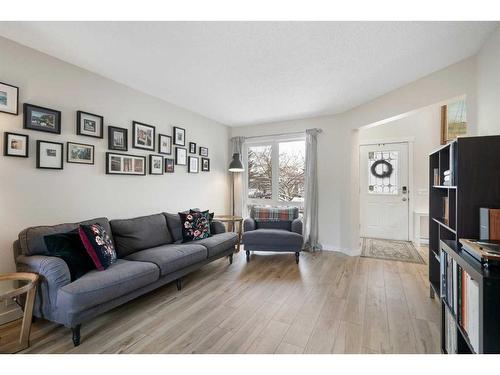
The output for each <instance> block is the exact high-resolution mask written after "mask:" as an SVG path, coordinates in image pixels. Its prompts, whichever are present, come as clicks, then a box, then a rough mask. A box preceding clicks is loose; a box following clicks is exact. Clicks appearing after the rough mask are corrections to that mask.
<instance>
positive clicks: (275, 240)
mask: <svg viewBox="0 0 500 375" xmlns="http://www.w3.org/2000/svg"><path fill="white" fill-rule="evenodd" d="M251 215H252V214H251ZM297 216H298V210H297ZM243 230H244V233H243V238H242V243H243V245H244V247H245V251H246V256H247V262H249V261H250V251H278V252H294V253H295V261H296V263H297V264H298V263H299V257H300V252H301V251H302V247H303V242H304V239H303V236H302V218H299V217H296V218H295V219H294V220H293V221H256V220H255V219H254V218H253V217H249V218H247V219H245V221H244V222H243Z"/></svg>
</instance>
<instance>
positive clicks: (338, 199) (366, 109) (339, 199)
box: [231, 58, 476, 255]
mask: <svg viewBox="0 0 500 375" xmlns="http://www.w3.org/2000/svg"><path fill="white" fill-rule="evenodd" d="M475 72H476V61H475V58H469V59H467V60H464V61H462V62H460V63H457V64H455V65H452V66H450V67H448V68H446V69H443V70H440V71H438V72H435V73H433V74H431V75H429V76H426V77H424V78H422V79H419V80H417V81H415V82H412V83H410V84H408V85H406V86H403V87H401V88H399V89H397V90H394V91H392V92H390V93H388V94H386V95H383V96H381V97H379V98H377V99H375V100H373V101H372V102H369V103H366V104H364V105H361V106H358V107H356V108H354V109H352V110H350V111H348V112H345V113H342V114H339V115H333V116H325V117H318V118H312V119H302V120H291V121H284V122H279V123H272V124H261V125H257V126H246V127H238V128H232V129H231V135H232V136H257V135H269V134H274V133H282V132H292V131H300V130H305V129H307V128H322V129H323V134H321V135H320V137H319V141H318V159H319V161H318V174H319V239H320V242H322V243H323V245H324V247H325V248H326V249H329V250H338V251H342V252H345V253H347V254H350V255H356V254H359V250H360V247H359V245H360V243H359V178H358V176H359V160H358V159H359V157H358V144H359V140H358V138H359V136H358V129H359V128H361V127H363V126H366V125H369V124H373V123H376V122H379V121H387V119H390V118H393V117H395V116H399V115H401V114H404V113H408V112H411V111H415V110H416V109H419V108H423V107H427V106H429V105H432V104H435V103H441V102H445V101H447V100H449V99H450V98H455V97H458V96H461V95H467V105H468V111H469V112H468V116H469V120H470V122H471V126H470V128H469V130H470V132H471V134H475V133H476V129H475V124H476V96H475V93H476V79H475Z"/></svg>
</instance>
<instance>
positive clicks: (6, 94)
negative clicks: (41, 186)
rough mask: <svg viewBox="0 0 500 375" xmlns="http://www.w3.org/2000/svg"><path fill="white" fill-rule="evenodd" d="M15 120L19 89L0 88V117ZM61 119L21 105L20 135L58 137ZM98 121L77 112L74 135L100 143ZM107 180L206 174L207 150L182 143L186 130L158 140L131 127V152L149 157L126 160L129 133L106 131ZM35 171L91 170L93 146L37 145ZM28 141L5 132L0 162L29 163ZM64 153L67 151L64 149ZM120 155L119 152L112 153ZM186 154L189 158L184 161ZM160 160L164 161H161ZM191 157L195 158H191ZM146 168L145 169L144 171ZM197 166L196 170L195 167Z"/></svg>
mask: <svg viewBox="0 0 500 375" xmlns="http://www.w3.org/2000/svg"><path fill="white" fill-rule="evenodd" d="M1 113H5V114H8V115H12V116H18V115H19V87H17V86H13V85H10V84H7V83H3V82H0V114H1ZM61 124H62V113H61V111H59V110H57V109H52V108H47V107H44V106H41V105H38V104H31V103H24V104H23V129H25V130H28V131H37V132H45V133H51V134H56V135H61V133H62V126H61ZM104 126H105V125H104V117H103V116H102V115H98V114H94V113H91V112H86V111H82V110H77V111H76V132H75V133H76V135H78V136H85V137H92V138H97V139H103V138H105V131H104ZM107 128H108V129H107V137H108V139H107V143H108V150H110V151H109V152H106V160H105V162H106V174H108V175H133V176H145V175H146V174H147V173H146V172H149V174H150V175H164V174H171V173H175V171H176V166H183V167H186V170H187V172H188V173H199V172H200V171H201V172H210V159H209V158H208V156H209V154H208V148H207V147H204V146H198V145H197V143H196V142H187V138H186V129H185V128H182V127H179V126H173V127H172V135H167V134H158V136H156V134H157V133H156V127H155V126H154V125H150V124H146V123H143V122H139V121H132V132H131V134H132V142H131V143H132V148H135V149H140V150H145V151H150V152H152V154H149V155H147V156H144V155H131V154H126V153H124V152H128V142H129V137H128V134H129V129H127V128H122V127H117V126H111V125H108V126H107ZM35 141H36V168H38V169H51V170H62V169H64V152H65V151H66V163H70V164H81V165H95V145H93V144H87V143H79V142H73V141H72V142H69V141H68V142H66V144H64V142H53V141H48V140H43V139H36V140H35ZM29 145H30V136H29V135H28V134H20V133H15V132H4V156H9V157H19V158H29ZM65 147H66V150H64V148H65ZM116 151H119V152H116ZM155 152H158V154H153V153H155ZM188 154H190V155H188ZM164 155H168V156H169V157H167V156H164ZM195 155H199V157H198V156H195ZM147 164H149V168H148V167H147ZM200 164H201V165H200Z"/></svg>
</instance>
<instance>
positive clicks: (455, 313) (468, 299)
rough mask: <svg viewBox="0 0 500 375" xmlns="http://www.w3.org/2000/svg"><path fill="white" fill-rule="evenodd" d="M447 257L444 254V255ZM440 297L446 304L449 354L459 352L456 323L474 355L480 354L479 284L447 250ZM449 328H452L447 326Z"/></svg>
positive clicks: (446, 332)
mask: <svg viewBox="0 0 500 375" xmlns="http://www.w3.org/2000/svg"><path fill="white" fill-rule="evenodd" d="M443 254H444V255H443ZM441 255H442V256H441V260H442V262H443V264H444V265H442V266H441V288H442V290H441V295H442V298H443V299H444V300H445V301H446V305H445V306H446V309H445V310H446V313H447V314H448V315H449V316H448V315H447V316H446V321H445V334H446V351H447V352H448V353H455V351H456V329H457V327H455V324H458V325H460V327H461V328H462V330H463V331H464V332H465V333H466V335H467V339H468V341H469V343H470V345H471V346H472V349H473V351H474V352H475V353H478V352H479V319H480V317H479V284H478V282H477V281H476V280H474V279H473V278H472V277H471V276H470V275H469V274H468V273H467V272H466V271H465V270H464V269H463V268H462V267H460V265H459V264H458V263H457V262H456V261H455V260H454V259H453V258H452V257H451V256H449V255H447V254H446V253H445V252H444V251H443V252H442V254H441ZM448 325H450V326H448Z"/></svg>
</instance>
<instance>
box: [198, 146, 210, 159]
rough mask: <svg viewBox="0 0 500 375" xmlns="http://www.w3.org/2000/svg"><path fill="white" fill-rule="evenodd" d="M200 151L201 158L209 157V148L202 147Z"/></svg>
mask: <svg viewBox="0 0 500 375" xmlns="http://www.w3.org/2000/svg"><path fill="white" fill-rule="evenodd" d="M198 150H199V155H200V156H203V157H205V158H207V157H208V148H207V147H202V146H200V147H199V149H198Z"/></svg>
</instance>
